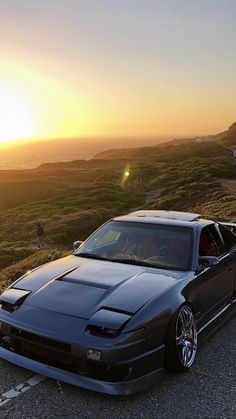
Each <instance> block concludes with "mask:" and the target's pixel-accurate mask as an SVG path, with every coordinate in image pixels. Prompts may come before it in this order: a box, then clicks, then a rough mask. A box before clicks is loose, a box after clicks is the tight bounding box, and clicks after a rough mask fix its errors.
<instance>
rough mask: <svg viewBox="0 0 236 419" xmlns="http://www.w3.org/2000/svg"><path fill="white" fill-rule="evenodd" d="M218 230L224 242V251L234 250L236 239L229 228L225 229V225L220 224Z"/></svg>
mask: <svg viewBox="0 0 236 419" xmlns="http://www.w3.org/2000/svg"><path fill="white" fill-rule="evenodd" d="M218 228H219V231H220V234H221V236H222V240H223V242H224V251H225V252H228V251H229V250H230V249H232V247H234V246H235V245H236V237H235V235H234V234H233V233H232V232H231V231H230V230H229V229H228V228H226V227H224V226H223V225H221V224H218Z"/></svg>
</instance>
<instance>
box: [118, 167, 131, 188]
mask: <svg viewBox="0 0 236 419" xmlns="http://www.w3.org/2000/svg"><path fill="white" fill-rule="evenodd" d="M129 176H130V164H129V163H128V164H127V166H126V168H125V170H124V172H123V175H122V177H121V181H120V186H121V187H122V188H124V186H125V184H126V182H127V180H128V178H129Z"/></svg>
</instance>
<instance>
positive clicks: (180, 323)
mask: <svg viewBox="0 0 236 419" xmlns="http://www.w3.org/2000/svg"><path fill="white" fill-rule="evenodd" d="M196 354H197V328H196V322H195V317H194V314H193V311H192V309H191V307H190V306H188V305H183V306H182V307H180V309H179V311H178V313H177V315H176V316H175V317H174V318H173V319H172V321H171V324H170V328H169V333H168V337H167V343H166V358H165V361H166V368H167V369H170V370H172V371H187V370H188V369H189V368H190V367H191V366H192V365H193V363H194V361H195V358H196Z"/></svg>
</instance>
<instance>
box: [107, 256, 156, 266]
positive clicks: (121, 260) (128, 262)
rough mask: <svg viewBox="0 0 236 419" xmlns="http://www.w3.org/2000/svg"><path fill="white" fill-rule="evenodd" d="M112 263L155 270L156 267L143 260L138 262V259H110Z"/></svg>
mask: <svg viewBox="0 0 236 419" xmlns="http://www.w3.org/2000/svg"><path fill="white" fill-rule="evenodd" d="M110 260H112V262H117V263H127V264H128V265H139V266H148V267H149V268H155V267H156V266H155V265H151V264H150V263H148V262H145V261H142V260H136V259H122V258H120V259H110Z"/></svg>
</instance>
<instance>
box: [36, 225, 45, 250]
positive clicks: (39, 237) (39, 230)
mask: <svg viewBox="0 0 236 419" xmlns="http://www.w3.org/2000/svg"><path fill="white" fill-rule="evenodd" d="M37 243H38V249H42V248H43V247H44V228H43V226H42V225H41V224H40V223H38V224H37Z"/></svg>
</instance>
